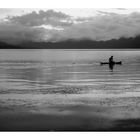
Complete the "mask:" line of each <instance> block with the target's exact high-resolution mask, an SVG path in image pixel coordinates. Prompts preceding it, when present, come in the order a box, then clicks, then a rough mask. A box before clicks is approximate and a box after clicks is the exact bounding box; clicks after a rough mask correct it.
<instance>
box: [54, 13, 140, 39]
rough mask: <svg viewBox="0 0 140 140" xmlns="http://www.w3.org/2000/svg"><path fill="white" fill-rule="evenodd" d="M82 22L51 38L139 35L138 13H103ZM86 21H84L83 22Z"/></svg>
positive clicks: (139, 19) (139, 15)
mask: <svg viewBox="0 0 140 140" xmlns="http://www.w3.org/2000/svg"><path fill="white" fill-rule="evenodd" d="M81 21H82V23H79V24H73V25H72V26H70V27H68V28H66V29H65V30H63V31H61V32H57V34H55V35H54V36H53V35H52V38H53V39H54V40H55V41H61V40H67V39H76V40H81V39H91V40H96V41H100V40H110V39H119V38H121V37H126V38H128V37H135V36H136V35H140V13H132V14H130V15H120V14H113V13H111V14H109V13H107V14H105V15H100V16H96V17H92V18H90V19H89V18H88V19H86V18H83V19H82V20H81ZM84 21H86V22H84Z"/></svg>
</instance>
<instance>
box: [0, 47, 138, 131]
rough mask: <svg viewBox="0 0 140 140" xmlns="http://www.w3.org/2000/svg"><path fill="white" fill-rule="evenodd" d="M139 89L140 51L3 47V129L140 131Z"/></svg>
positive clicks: (0, 68)
mask: <svg viewBox="0 0 140 140" xmlns="http://www.w3.org/2000/svg"><path fill="white" fill-rule="evenodd" d="M111 55H113V56H114V60H115V61H122V65H115V66H114V67H113V69H110V68H109V66H108V65H100V62H101V61H102V62H105V61H106V62H107V61H108V58H109V57H110V56H111ZM139 92H140V51H139V50H44V49H41V50H39V49H38V50H36V49H32V50H30V49H29V50H16V49H15V50H4V49H3V50H0V112H1V113H0V114H1V115H0V124H1V127H0V130H48V131H57V130H58V131H59V130H63V131H65V130H66V131H67V130H68V131H71V130H82V131H85V130H135V129H138V130H140V129H139V128H140V126H139V125H140V121H139V116H140V107H139V105H140V94H139ZM134 119H137V123H134V122H133V120H134ZM30 120H31V121H30ZM130 120H132V121H130ZM124 121H125V123H124ZM126 121H128V122H126ZM138 124H139V125H138ZM137 125H138V126H137Z"/></svg>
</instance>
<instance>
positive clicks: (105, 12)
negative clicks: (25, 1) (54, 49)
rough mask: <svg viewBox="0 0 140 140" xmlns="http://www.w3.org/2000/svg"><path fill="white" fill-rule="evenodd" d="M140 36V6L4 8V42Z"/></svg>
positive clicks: (0, 30) (0, 18) (0, 12)
mask: <svg viewBox="0 0 140 140" xmlns="http://www.w3.org/2000/svg"><path fill="white" fill-rule="evenodd" d="M137 35H140V9H126V8H114V9H113V8H108V9H100V8H99V9H97V8H96V9H93V8H88V9H86V8H83V9H82V8H79V9H58V8H57V9H45V8H44V9H40V8H39V9H37V8H30V9H29V8H28V9H27V8H16V9H15V8H9V9H8V8H7V9H6V8H0V41H4V42H7V43H11V44H19V43H23V42H27V41H33V42H60V41H65V40H69V39H73V40H83V39H89V40H93V41H101V40H104V41H106V40H111V39H119V38H121V37H125V38H129V37H135V36H137Z"/></svg>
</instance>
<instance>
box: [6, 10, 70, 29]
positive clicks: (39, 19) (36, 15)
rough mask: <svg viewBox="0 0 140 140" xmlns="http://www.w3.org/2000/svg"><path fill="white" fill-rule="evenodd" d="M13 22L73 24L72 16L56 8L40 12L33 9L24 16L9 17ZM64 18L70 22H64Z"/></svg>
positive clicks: (37, 24)
mask: <svg viewBox="0 0 140 140" xmlns="http://www.w3.org/2000/svg"><path fill="white" fill-rule="evenodd" d="M8 19H9V20H10V21H11V22H13V23H17V24H22V25H24V26H40V25H43V24H46V25H48V24H50V25H53V26H68V25H71V23H70V22H69V20H70V16H69V15H66V14H64V13H62V12H56V11H54V10H48V11H42V10H40V11H39V12H35V11H33V12H32V13H28V14H25V15H22V16H14V17H10V18H8ZM62 20H67V21H68V22H63V21H62Z"/></svg>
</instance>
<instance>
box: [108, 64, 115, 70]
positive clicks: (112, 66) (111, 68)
mask: <svg viewBox="0 0 140 140" xmlns="http://www.w3.org/2000/svg"><path fill="white" fill-rule="evenodd" d="M114 66H115V64H113V63H110V64H109V69H110V70H111V71H113V68H114Z"/></svg>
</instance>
